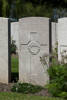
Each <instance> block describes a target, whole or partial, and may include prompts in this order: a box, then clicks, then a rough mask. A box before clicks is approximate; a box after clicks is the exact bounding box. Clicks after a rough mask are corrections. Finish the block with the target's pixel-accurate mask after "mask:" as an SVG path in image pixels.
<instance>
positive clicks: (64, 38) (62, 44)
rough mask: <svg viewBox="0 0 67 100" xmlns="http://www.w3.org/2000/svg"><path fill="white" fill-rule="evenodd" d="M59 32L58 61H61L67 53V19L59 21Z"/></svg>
mask: <svg viewBox="0 0 67 100" xmlns="http://www.w3.org/2000/svg"><path fill="white" fill-rule="evenodd" d="M57 32H58V60H59V61H61V60H62V54H63V53H64V51H66V53H67V18H60V19H58V30H57ZM64 54H65V53H64ZM64 54H63V55H64Z"/></svg>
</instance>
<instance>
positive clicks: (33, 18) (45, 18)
mask: <svg viewBox="0 0 67 100" xmlns="http://www.w3.org/2000/svg"><path fill="white" fill-rule="evenodd" d="M35 19H36V20H39V19H40V20H49V19H50V18H48V17H24V18H20V19H19V21H22V20H35Z"/></svg>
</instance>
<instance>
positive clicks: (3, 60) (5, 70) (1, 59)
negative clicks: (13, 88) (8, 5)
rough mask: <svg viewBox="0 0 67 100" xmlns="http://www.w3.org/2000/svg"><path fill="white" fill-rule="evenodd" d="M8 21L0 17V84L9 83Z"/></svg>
mask: <svg viewBox="0 0 67 100" xmlns="http://www.w3.org/2000/svg"><path fill="white" fill-rule="evenodd" d="M8 31H9V28H8V19H7V18H1V17H0V82H2V83H8V82H9V77H10V75H9V71H10V68H9V49H8V45H9V42H8V41H9V39H8V37H9V34H8Z"/></svg>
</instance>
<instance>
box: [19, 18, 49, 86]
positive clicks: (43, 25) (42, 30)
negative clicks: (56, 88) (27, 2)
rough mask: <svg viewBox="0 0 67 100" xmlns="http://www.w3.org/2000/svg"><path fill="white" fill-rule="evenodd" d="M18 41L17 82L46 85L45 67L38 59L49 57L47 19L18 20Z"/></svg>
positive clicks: (47, 77)
mask: <svg viewBox="0 0 67 100" xmlns="http://www.w3.org/2000/svg"><path fill="white" fill-rule="evenodd" d="M19 41H20V51H19V81H21V82H28V83H29V82H31V83H33V84H38V85H45V84H47V83H48V81H49V76H48V73H47V66H43V65H42V63H41V62H40V57H42V56H44V55H45V54H47V55H49V18H42V17H29V18H22V19H20V20H19Z"/></svg>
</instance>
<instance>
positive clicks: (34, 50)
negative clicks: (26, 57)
mask: <svg viewBox="0 0 67 100" xmlns="http://www.w3.org/2000/svg"><path fill="white" fill-rule="evenodd" d="M28 50H29V52H30V53H31V54H32V55H37V54H38V53H39V52H40V44H39V42H38V41H31V42H30V43H29V44H28Z"/></svg>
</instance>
